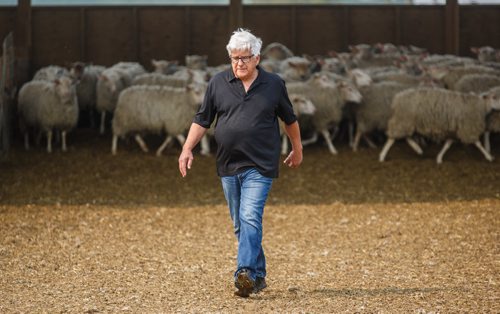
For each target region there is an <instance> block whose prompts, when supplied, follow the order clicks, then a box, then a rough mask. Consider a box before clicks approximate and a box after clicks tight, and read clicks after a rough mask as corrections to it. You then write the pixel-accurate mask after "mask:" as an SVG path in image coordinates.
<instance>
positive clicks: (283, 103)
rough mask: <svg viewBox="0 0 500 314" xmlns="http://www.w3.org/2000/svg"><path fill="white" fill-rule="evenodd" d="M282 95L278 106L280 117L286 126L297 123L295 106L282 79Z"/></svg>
mask: <svg viewBox="0 0 500 314" xmlns="http://www.w3.org/2000/svg"><path fill="white" fill-rule="evenodd" d="M280 85H281V93H280V100H279V104H278V117H279V118H280V119H281V120H283V122H285V124H287V125H290V124H292V123H294V122H295V121H297V117H296V116H295V113H294V112H293V105H292V102H291V101H290V98H289V97H288V91H287V89H286V85H285V81H283V80H282V79H280Z"/></svg>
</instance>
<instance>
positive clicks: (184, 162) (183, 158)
mask: <svg viewBox="0 0 500 314" xmlns="http://www.w3.org/2000/svg"><path fill="white" fill-rule="evenodd" d="M193 159H194V157H193V152H192V151H191V150H190V149H183V150H182V153H181V155H180V156H179V171H180V172H181V176H182V177H183V178H184V177H185V176H186V175H187V169H191V165H192V164H193Z"/></svg>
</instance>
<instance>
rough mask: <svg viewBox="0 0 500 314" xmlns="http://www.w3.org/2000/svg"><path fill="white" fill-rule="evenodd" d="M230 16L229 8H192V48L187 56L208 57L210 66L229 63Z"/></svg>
mask: <svg viewBox="0 0 500 314" xmlns="http://www.w3.org/2000/svg"><path fill="white" fill-rule="evenodd" d="M228 14H229V12H228V8H227V7H193V8H191V23H190V31H191V35H190V37H189V38H190V39H191V40H190V43H191V46H190V50H189V51H188V53H187V55H193V54H195V55H207V56H208V64H209V65H214V66H215V65H219V64H224V63H227V51H226V45H227V42H228V40H229V36H230V33H228V31H227V30H228V27H229V26H228V22H229V21H228V18H227V17H228Z"/></svg>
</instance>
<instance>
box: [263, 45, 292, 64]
mask: <svg viewBox="0 0 500 314" xmlns="http://www.w3.org/2000/svg"><path fill="white" fill-rule="evenodd" d="M261 57H262V59H274V60H285V59H287V58H291V57H293V52H292V51H291V50H290V49H288V47H286V46H285V45H283V44H282V43H278V42H273V43H270V44H269V45H267V46H266V47H265V48H264V49H262V52H261Z"/></svg>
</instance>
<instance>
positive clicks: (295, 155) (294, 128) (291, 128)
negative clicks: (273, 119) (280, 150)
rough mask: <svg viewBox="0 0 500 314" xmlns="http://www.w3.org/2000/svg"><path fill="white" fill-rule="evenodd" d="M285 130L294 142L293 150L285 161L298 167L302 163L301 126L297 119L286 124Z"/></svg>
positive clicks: (288, 164) (291, 165)
mask: <svg viewBox="0 0 500 314" xmlns="http://www.w3.org/2000/svg"><path fill="white" fill-rule="evenodd" d="M285 132H286V135H287V136H288V138H289V139H290V142H291V143H292V151H291V152H290V154H288V156H287V157H286V158H285V161H284V163H285V164H286V165H287V166H288V167H291V168H297V167H298V166H300V164H301V163H302V158H303V157H302V142H301V139H300V128H299V123H298V122H297V121H295V122H293V123H292V124H288V125H287V124H285Z"/></svg>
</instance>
